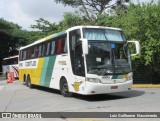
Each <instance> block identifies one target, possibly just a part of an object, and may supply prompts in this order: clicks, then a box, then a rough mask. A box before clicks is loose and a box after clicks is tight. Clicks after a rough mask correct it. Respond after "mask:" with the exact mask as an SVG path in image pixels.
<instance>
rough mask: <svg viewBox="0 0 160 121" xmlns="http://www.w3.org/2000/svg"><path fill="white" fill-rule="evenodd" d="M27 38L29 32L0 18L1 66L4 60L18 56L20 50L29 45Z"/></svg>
mask: <svg viewBox="0 0 160 121" xmlns="http://www.w3.org/2000/svg"><path fill="white" fill-rule="evenodd" d="M27 38H28V32H27V31H25V30H22V29H21V27H20V26H18V25H17V24H14V23H12V22H8V21H6V20H4V19H2V18H0V65H1V62H2V59H3V58H5V57H8V56H12V55H17V54H18V48H19V47H20V46H24V45H26V44H27V43H28V41H27V40H28V39H27ZM0 70H1V68H0Z"/></svg>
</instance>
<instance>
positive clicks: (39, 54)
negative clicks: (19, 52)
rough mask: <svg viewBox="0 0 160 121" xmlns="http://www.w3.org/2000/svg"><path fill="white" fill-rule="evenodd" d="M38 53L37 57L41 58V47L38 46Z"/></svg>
mask: <svg viewBox="0 0 160 121" xmlns="http://www.w3.org/2000/svg"><path fill="white" fill-rule="evenodd" d="M38 50H39V53H38V57H41V52H42V45H40V46H39V49H38Z"/></svg>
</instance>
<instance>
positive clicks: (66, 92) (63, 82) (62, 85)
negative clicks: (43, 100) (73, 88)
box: [60, 78, 72, 97]
mask: <svg viewBox="0 0 160 121" xmlns="http://www.w3.org/2000/svg"><path fill="white" fill-rule="evenodd" d="M60 91H61V94H62V95H63V96H64V97H71V96H72V93H71V92H69V87H68V83H67V80H66V79H64V78H63V79H62V80H61V82H60Z"/></svg>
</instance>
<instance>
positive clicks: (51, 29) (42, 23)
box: [31, 18, 57, 37]
mask: <svg viewBox="0 0 160 121" xmlns="http://www.w3.org/2000/svg"><path fill="white" fill-rule="evenodd" d="M36 22H37V24H36V25H31V28H33V29H37V30H39V31H40V32H41V37H44V36H47V35H49V34H50V33H55V32H56V31H57V25H56V23H51V22H49V21H47V20H45V19H43V18H39V19H38V20H36Z"/></svg>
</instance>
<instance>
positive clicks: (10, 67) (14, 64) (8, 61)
mask: <svg viewBox="0 0 160 121" xmlns="http://www.w3.org/2000/svg"><path fill="white" fill-rule="evenodd" d="M18 57H19V56H18V55H16V56H11V57H8V58H4V59H3V64H2V71H3V72H2V73H3V75H4V76H6V78H7V73H8V72H13V73H14V78H19V66H18Z"/></svg>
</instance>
